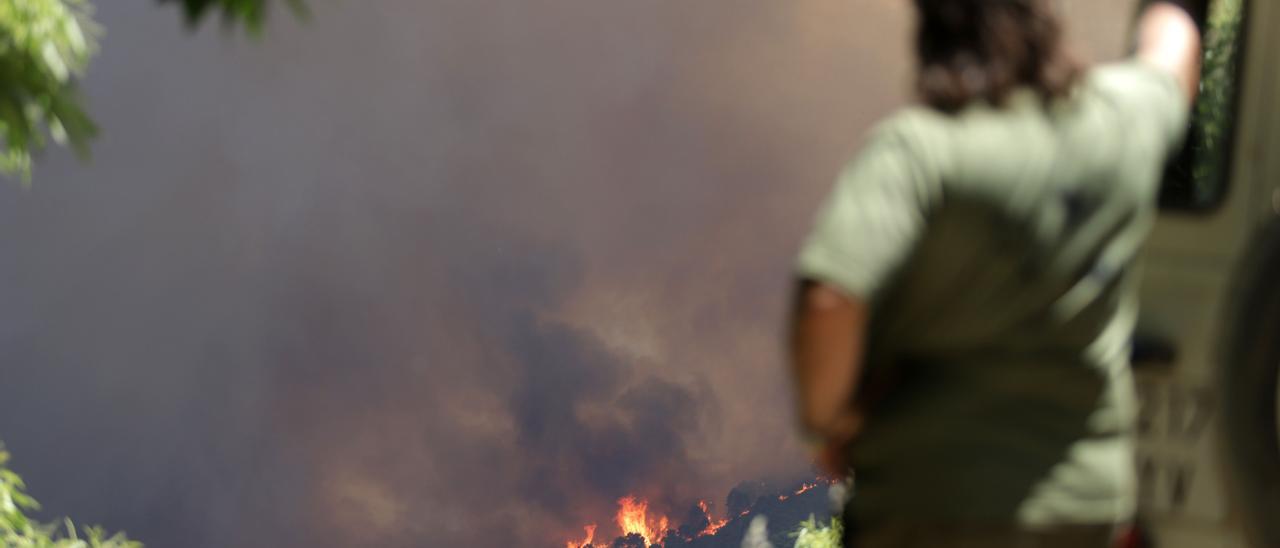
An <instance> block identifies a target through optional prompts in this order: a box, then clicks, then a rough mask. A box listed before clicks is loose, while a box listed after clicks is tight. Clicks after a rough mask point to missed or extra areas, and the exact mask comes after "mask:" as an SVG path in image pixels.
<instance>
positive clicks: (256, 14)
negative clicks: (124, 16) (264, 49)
mask: <svg viewBox="0 0 1280 548" xmlns="http://www.w3.org/2000/svg"><path fill="white" fill-rule="evenodd" d="M160 1H161V2H165V3H170V4H171V3H175V2H177V3H181V4H182V12H183V14H184V15H185V16H186V18H187V24H189V25H191V26H195V25H197V24H199V23H200V21H202V20H204V18H205V16H207V15H209V14H210V13H212V12H214V11H221V12H222V21H223V22H224V23H226V24H228V25H234V24H236V23H242V24H244V25H245V27H246V28H248V29H249V30H250V31H251V32H258V31H260V30H261V29H262V24H263V22H264V21H266V18H267V4H268V0H160ZM285 3H287V4H288V5H289V8H290V9H291V10H292V11H293V13H294V14H295V15H298V16H305V15H306V14H307V7H306V3H305V2H303V0H285Z"/></svg>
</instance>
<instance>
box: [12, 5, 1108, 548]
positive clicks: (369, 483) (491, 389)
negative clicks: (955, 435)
mask: <svg viewBox="0 0 1280 548" xmlns="http://www.w3.org/2000/svg"><path fill="white" fill-rule="evenodd" d="M1096 3H1097V4H1103V3H1102V2H1096ZM97 4H98V16H99V19H100V20H101V21H102V22H103V23H104V25H105V27H106V28H107V29H108V30H107V35H106V36H105V38H104V43H103V46H104V49H103V52H102V54H101V56H100V57H99V58H98V60H97V62H96V64H95V65H94V67H93V69H92V71H91V74H90V75H89V77H88V78H87V81H86V82H85V89H86V94H87V96H88V97H89V100H90V103H91V108H92V111H93V112H94V113H95V114H96V115H97V117H98V119H99V122H100V123H101V125H102V126H103V128H104V133H103V136H102V137H101V139H99V140H98V142H97V143H96V144H95V147H94V158H93V160H92V162H91V163H89V164H87V165H80V164H78V163H76V162H75V161H74V160H73V159H72V158H70V157H68V155H65V154H62V153H52V154H50V155H49V156H48V157H46V158H43V159H42V161H41V162H40V163H39V165H38V166H37V172H36V179H37V180H36V185H35V186H34V187H33V188H32V189H30V190H24V189H23V188H21V187H20V186H19V185H17V184H16V183H14V184H7V185H0V257H3V259H0V261H2V263H0V264H2V265H3V268H0V439H2V440H4V441H5V443H6V444H7V445H8V446H9V448H10V449H12V450H13V452H14V454H15V461H14V465H15V467H16V468H17V470H18V471H19V472H21V473H23V474H24V476H25V477H26V478H27V479H28V481H29V483H30V485H31V488H32V490H33V491H34V492H35V493H36V494H37V495H38V497H39V498H40V499H41V500H42V502H44V503H45V505H46V506H47V507H48V508H50V509H51V510H52V511H53V512H54V513H56V514H64V513H65V514H69V515H71V516H73V517H75V518H76V519H77V520H80V521H86V522H100V523H103V524H106V525H107V526H108V527H109V528H111V529H125V530H127V531H129V532H130V533H131V534H132V535H133V536H135V537H137V538H140V539H141V540H143V541H145V542H147V543H148V544H149V545H151V546H156V547H167V546H182V547H191V548H200V547H226V546H237V547H239V546H248V547H253V546H270V547H290V546H392V547H394V546H441V547H444V546H540V545H553V544H554V545H559V544H560V543H561V542H562V541H563V540H565V539H568V538H573V537H576V536H578V535H579V534H580V533H581V526H582V525H584V524H587V523H592V522H595V523H599V524H600V528H601V529H600V533H599V534H600V536H601V538H605V537H608V538H612V536H613V535H616V534H617V533H618V531H616V528H614V527H613V525H612V524H611V521H610V520H611V516H612V513H613V511H614V509H615V501H616V500H617V498H618V497H620V496H623V495H625V494H636V495H638V496H642V497H645V498H647V499H649V500H650V501H652V503H653V504H654V507H655V509H656V510H658V511H662V512H664V513H667V514H669V515H679V514H680V513H682V512H683V511H684V510H686V509H687V508H688V507H689V505H690V504H692V503H693V502H694V501H696V500H698V499H700V498H706V497H708V496H710V495H712V494H714V493H725V492H727V491H728V488H729V487H731V486H733V485H736V484H737V483H738V482H739V481H740V480H742V479H744V478H795V477H798V476H800V475H803V474H804V473H805V472H806V466H805V465H804V464H803V453H802V451H801V450H800V449H799V448H798V447H797V446H796V443H795V442H794V440H793V436H792V433H791V418H790V415H789V411H788V410H787V397H788V393H787V389H786V384H785V376H784V373H783V370H782V367H781V365H780V363H779V360H778V356H779V352H778V348H777V343H778V324H777V320H778V319H779V318H780V317H781V310H782V306H783V298H784V296H785V290H786V286H787V276H788V264H789V261H790V257H791V255H792V253H793V250H794V247H795V244H796V242H797V239H798V238H799V236H800V235H801V234H802V233H803V231H804V229H805V227H806V224H807V222H808V216H809V215H810V212H811V211H812V209H813V207H814V205H815V204H816V202H817V200H818V199H819V198H820V196H821V195H822V194H823V193H824V192H825V190H826V188H827V185H828V184H829V179H830V176H831V175H832V174H833V173H834V172H835V171H836V170H837V168H838V167H839V165H840V163H841V162H842V161H843V160H844V159H845V158H846V157H847V155H848V154H849V152H850V151H851V150H852V149H853V148H854V147H855V146H856V145H857V144H858V142H859V141H860V139H861V137H860V136H861V134H862V132H863V131H864V130H865V128H866V127H868V126H869V125H870V124H871V123H872V121H874V119H875V118H876V117H877V116H879V115H880V114H881V113H883V112H884V111H885V110H886V109H888V108H891V107H892V106H894V105H896V104H899V103H900V102H901V101H902V100H903V98H904V97H905V95H906V94H905V90H906V89H907V88H908V81H907V80H908V74H909V70H910V67H909V65H908V64H907V63H906V62H905V59H906V57H905V55H904V52H905V47H906V45H907V38H906V34H905V33H906V31H907V29H908V27H909V25H908V20H907V13H906V11H905V10H906V8H907V7H908V5H907V4H906V3H903V2H896V1H894V2H890V1H882V0H874V1H872V0H866V1H862V2H843V1H836V0H829V1H828V0H821V1H813V2H805V3H786V2H773V1H750V2H729V1H724V2H709V3H691V2H678V1H668V2H656V3H655V2H574V1H569V0H541V1H530V2H518V3H516V2H506V3H500V4H499V3H485V2H470V1H462V0H433V1H418V0H387V1H379V2H334V3H324V2H319V1H317V2H312V4H314V8H315V10H314V11H315V17H314V18H313V20H312V22H310V23H306V24H297V23H291V22H288V21H286V20H285V19H284V18H277V19H276V20H275V21H274V24H273V25H271V28H270V29H269V30H268V33H267V35H266V37H265V38H264V39H263V40H261V41H258V42H255V41H253V40H248V39H244V38H242V37H235V36H233V35H227V34H225V33H221V32H219V31H218V30H217V29H216V28H208V29H205V30H204V31H202V32H200V33H198V34H196V35H194V36H191V35H187V34H185V33H184V32H183V31H182V30H181V26H180V24H179V17H178V15H177V14H176V13H175V12H173V11H172V10H167V9H161V8H157V7H155V6H153V5H151V4H152V3H149V2H114V1H101V2H98V3H97ZM1073 9H1078V8H1073ZM1113 11H1115V10H1114V9H1113ZM730 502H732V501H730ZM45 517H46V518H52V517H54V514H49V515H47V516H45ZM743 527H745V525H744V526H743ZM738 534H741V532H739V533H738Z"/></svg>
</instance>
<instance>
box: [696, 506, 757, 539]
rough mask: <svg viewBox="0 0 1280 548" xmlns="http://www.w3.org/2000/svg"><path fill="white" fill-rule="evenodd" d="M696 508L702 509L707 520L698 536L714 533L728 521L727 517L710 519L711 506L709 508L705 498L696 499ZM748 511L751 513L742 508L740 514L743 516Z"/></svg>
mask: <svg viewBox="0 0 1280 548" xmlns="http://www.w3.org/2000/svg"><path fill="white" fill-rule="evenodd" d="M698 508H699V509H701V510H702V513H703V514H706V516H707V522H708V523H707V527H706V528H705V529H703V530H702V531H700V532H699V533H698V536H700V537H705V536H708V535H714V534H716V532H717V531H719V530H720V529H721V528H723V527H724V526H725V524H726V523H729V518H723V519H721V520H719V521H716V520H713V519H711V508H710V505H708V504H707V501H705V500H700V501H698ZM750 513H751V511H750V510H743V512H742V515H744V516H745V515H747V514H750Z"/></svg>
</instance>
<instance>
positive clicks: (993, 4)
mask: <svg viewBox="0 0 1280 548" xmlns="http://www.w3.org/2000/svg"><path fill="white" fill-rule="evenodd" d="M915 4H916V7H917V8H918V10H917V11H918V13H919V23H918V28H917V32H918V34H917V36H916V50H917V54H918V55H919V60H920V70H919V76H918V80H917V82H916V87H917V90H918V91H919V93H920V95H921V99H923V100H924V102H925V103H926V104H928V105H929V106H932V107H934V108H936V109H938V110H941V111H943V112H952V113H953V112H956V111H958V110H960V109H961V108H963V107H964V106H966V105H968V104H970V103H973V102H986V103H989V104H992V105H996V106H1000V105H1003V104H1004V103H1005V101H1006V100H1007V99H1008V98H1009V95H1010V94H1011V93H1012V92H1013V91H1014V90H1015V89H1017V88H1020V87H1027V88H1030V89H1033V90H1035V91H1036V92H1037V93H1038V94H1039V95H1040V96H1041V98H1043V99H1044V100H1045V101H1046V102H1048V101H1051V100H1053V99H1055V98H1058V97H1062V96H1064V95H1066V94H1067V93H1068V92H1070V91H1071V88H1072V87H1073V86H1074V85H1075V83H1076V81H1077V80H1079V78H1080V75H1081V74H1082V71H1083V69H1082V68H1081V66H1080V64H1079V63H1077V62H1076V60H1075V59H1074V58H1073V57H1072V56H1071V55H1070V54H1069V53H1068V52H1067V51H1066V49H1065V48H1064V47H1063V44H1062V25H1061V24H1060V23H1059V22H1058V18H1057V16H1056V15H1055V14H1054V12H1053V8H1052V6H1051V5H1050V4H1049V0H915Z"/></svg>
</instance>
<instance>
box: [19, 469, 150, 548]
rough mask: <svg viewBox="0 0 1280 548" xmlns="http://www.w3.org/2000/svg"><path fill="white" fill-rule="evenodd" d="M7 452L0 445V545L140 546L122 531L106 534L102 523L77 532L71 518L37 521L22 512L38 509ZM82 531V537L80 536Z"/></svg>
mask: <svg viewBox="0 0 1280 548" xmlns="http://www.w3.org/2000/svg"><path fill="white" fill-rule="evenodd" d="M8 462H9V453H8V452H6V451H5V450H4V446H3V445H0V546H4V547H5V548H142V543H140V542H136V541H131V540H129V539H128V538H127V537H125V536H124V534H123V533H116V534H114V535H110V536H108V535H107V533H106V531H104V530H103V529H102V528H101V527H85V528H83V529H82V530H81V531H80V533H77V532H76V527H75V525H73V524H72V523H71V520H69V519H64V520H63V521H62V524H60V525H59V524H48V525H45V524H40V523H36V522H34V521H31V519H29V518H28V517H27V516H26V515H25V514H24V513H23V512H24V511H31V510H39V509H40V505H39V504H38V503H37V502H36V501H35V499H33V498H31V497H30V496H29V495H27V492H26V489H27V487H26V485H25V484H24V483H23V482H22V478H21V477H19V476H18V474H16V473H14V472H13V471H12V470H9V468H8ZM81 534H83V538H82V537H81Z"/></svg>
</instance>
